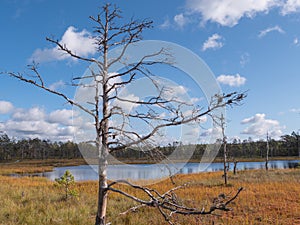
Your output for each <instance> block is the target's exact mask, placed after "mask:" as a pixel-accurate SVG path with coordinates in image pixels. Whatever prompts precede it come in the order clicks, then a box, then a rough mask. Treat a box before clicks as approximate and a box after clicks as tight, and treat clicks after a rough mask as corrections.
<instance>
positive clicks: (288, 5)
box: [281, 0, 300, 15]
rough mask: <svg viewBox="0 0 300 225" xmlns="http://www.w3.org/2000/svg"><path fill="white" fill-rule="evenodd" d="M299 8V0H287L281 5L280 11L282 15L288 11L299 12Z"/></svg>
mask: <svg viewBox="0 0 300 225" xmlns="http://www.w3.org/2000/svg"><path fill="white" fill-rule="evenodd" d="M299 10H300V0H287V1H286V2H285V3H284V4H283V6H282V10H281V13H282V15H287V14H290V13H295V12H299Z"/></svg>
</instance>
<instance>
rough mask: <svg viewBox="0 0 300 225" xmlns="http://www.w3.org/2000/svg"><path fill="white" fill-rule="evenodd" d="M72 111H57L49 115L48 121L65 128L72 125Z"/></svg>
mask: <svg viewBox="0 0 300 225" xmlns="http://www.w3.org/2000/svg"><path fill="white" fill-rule="evenodd" d="M72 117H73V110H68V109H58V110H55V111H53V112H51V113H50V114H49V117H48V121H49V122H51V123H59V124H62V125H66V126H71V125H73V119H72Z"/></svg>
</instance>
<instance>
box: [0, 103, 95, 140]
mask: <svg viewBox="0 0 300 225" xmlns="http://www.w3.org/2000/svg"><path fill="white" fill-rule="evenodd" d="M73 117H74V118H73ZM90 128H91V126H90V124H88V123H86V122H84V121H83V119H82V118H81V117H80V116H78V115H76V113H75V115H74V114H73V112H72V110H68V109H59V110H55V111H52V112H50V113H49V114H48V113H46V112H45V111H44V110H43V109H42V108H39V107H33V108H30V109H23V108H18V109H14V110H13V113H12V114H11V115H10V118H8V119H7V120H6V121H3V122H2V123H1V130H3V131H4V132H5V133H7V134H8V135H9V136H11V137H16V138H40V139H50V140H56V141H67V140H73V137H74V135H75V134H76V135H77V134H82V133H84V132H86V130H87V129H90Z"/></svg>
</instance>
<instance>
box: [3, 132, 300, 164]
mask: <svg viewBox="0 0 300 225" xmlns="http://www.w3.org/2000/svg"><path fill="white" fill-rule="evenodd" d="M79 145H80V144H79ZM79 145H78V144H76V143H74V142H71V141H67V142H56V141H55V142H53V141H49V140H41V139H38V138H35V139H22V140H13V139H10V138H9V137H8V136H7V135H6V134H1V135H0V161H5V160H12V159H49V158H58V159H72V158H82V155H81V152H80V150H79V147H78V146H79ZM269 146H270V151H269V156H270V157H276V156H281V157H284V156H299V152H300V136H299V135H298V134H296V133H295V132H293V133H292V134H291V135H284V136H282V137H281V139H280V140H274V139H270V140H269ZM85 147H88V148H90V149H95V147H94V146H91V145H89V146H87V145H86V144H85ZM175 149H176V150H177V151H175V153H176V154H177V156H178V158H181V157H182V158H185V157H183V156H184V154H186V152H187V151H186V150H187V149H192V150H193V151H194V153H193V155H192V157H191V158H192V159H201V157H202V155H203V153H204V151H205V149H206V145H205V144H197V145H182V144H181V143H178V142H174V143H172V144H168V145H167V146H163V147H157V148H155V149H154V151H145V152H143V151H137V150H134V149H127V150H125V151H120V152H114V153H113V155H114V156H115V157H116V158H119V159H129V160H130V159H132V160H135V159H148V158H149V155H150V158H151V157H152V158H156V157H158V158H164V156H168V155H171V154H172V153H173V152H174V150H175ZM222 149H223V148H222V146H221V148H220V151H219V153H218V157H222V156H223V152H222ZM266 149H267V142H266V140H259V141H253V140H252V139H251V138H249V139H247V140H243V141H240V140H238V139H234V140H233V141H232V142H231V143H228V144H227V151H228V154H229V155H228V157H229V158H242V157H244V158H259V157H261V158H264V157H265V156H266V152H267V151H266ZM95 152H96V149H95Z"/></svg>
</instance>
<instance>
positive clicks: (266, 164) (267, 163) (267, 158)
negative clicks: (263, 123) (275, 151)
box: [265, 132, 270, 171]
mask: <svg viewBox="0 0 300 225" xmlns="http://www.w3.org/2000/svg"><path fill="white" fill-rule="evenodd" d="M266 147H267V153H266V162H265V167H266V171H268V170H269V152H270V145H269V132H267V146H266Z"/></svg>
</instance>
